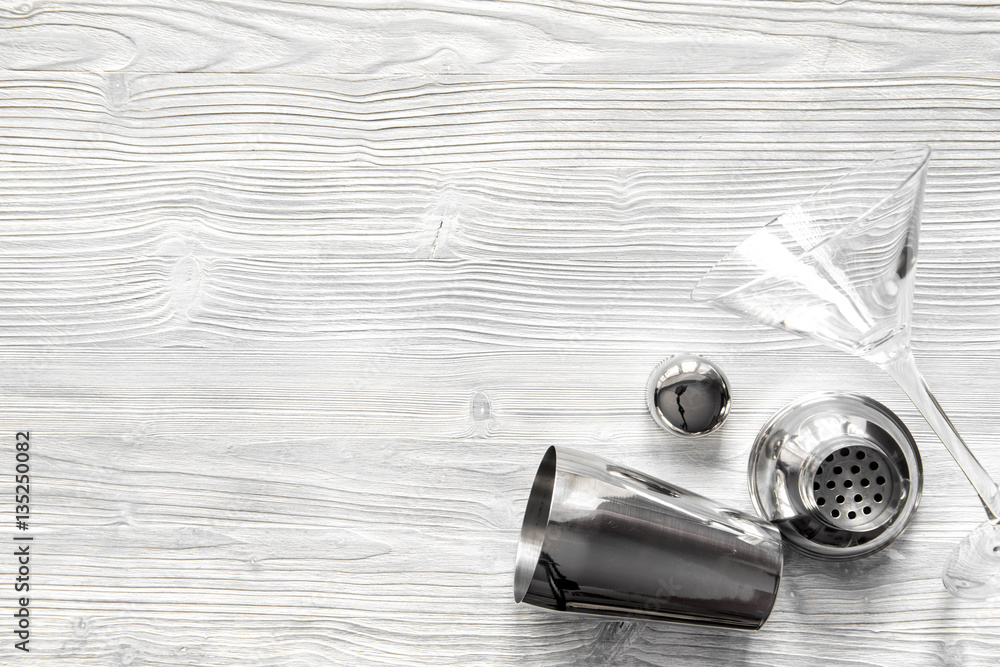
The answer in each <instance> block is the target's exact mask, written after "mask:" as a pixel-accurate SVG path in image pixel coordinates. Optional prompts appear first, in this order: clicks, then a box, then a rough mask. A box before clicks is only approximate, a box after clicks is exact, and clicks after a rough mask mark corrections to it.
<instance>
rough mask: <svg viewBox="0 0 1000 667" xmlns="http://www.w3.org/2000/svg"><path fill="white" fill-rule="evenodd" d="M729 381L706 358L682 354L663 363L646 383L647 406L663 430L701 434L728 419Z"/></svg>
mask: <svg viewBox="0 0 1000 667" xmlns="http://www.w3.org/2000/svg"><path fill="white" fill-rule="evenodd" d="M731 400H732V398H731V395H730V391H729V380H728V379H726V376H725V374H724V373H723V372H722V370H720V369H719V367H718V366H716V365H715V364H713V363H712V362H710V361H709V360H707V359H704V358H702V357H699V356H696V355H693V354H680V355H677V356H674V357H671V358H670V359H667V360H666V361H664V362H662V363H660V364H659V365H658V366H657V367H656V368H655V369H653V372H652V373H651V374H650V376H649V382H648V383H647V385H646V406H647V407H648V408H649V413H650V414H651V415H653V419H654V420H655V421H656V423H657V424H659V425H660V426H661V427H663V428H664V429H666V430H668V431H670V432H672V433H676V434H678V435H683V436H689V437H690V436H694V437H697V436H702V435H707V434H708V433H711V432H712V431H714V430H716V429H717V428H719V427H720V426H722V423H723V422H724V421H726V417H727V416H728V415H729V406H730V404H731Z"/></svg>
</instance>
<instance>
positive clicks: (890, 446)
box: [747, 393, 923, 560]
mask: <svg viewBox="0 0 1000 667" xmlns="http://www.w3.org/2000/svg"><path fill="white" fill-rule="evenodd" d="M747 473H748V478H749V484H750V496H751V499H752V500H753V504H754V507H755V508H756V509H757V512H758V514H760V515H761V516H762V517H764V518H765V519H768V520H770V521H773V522H774V523H775V524H776V525H777V526H778V529H779V530H780V531H781V534H782V535H783V536H784V537H785V539H786V540H787V541H788V542H789V543H790V544H791V545H792V546H794V547H795V548H797V549H799V550H800V551H802V552H804V553H806V554H808V555H810V556H815V557H817V558H825V559H832V560H843V559H851V558H860V557H862V556H867V555H869V554H872V553H875V552H876V551H878V550H880V549H883V548H885V547H886V546H888V544H889V543H890V542H892V541H893V540H895V539H896V538H897V537H898V536H899V535H900V534H901V533H902V532H903V530H904V529H905V528H906V525H907V524H908V523H909V521H910V519H911V517H912V515H913V512H914V511H915V510H916V508H917V504H918V503H919V502H920V494H921V490H922V488H923V467H922V464H921V461H920V453H919V451H918V450H917V445H916V442H914V440H913V436H912V435H911V434H910V431H909V430H908V429H907V428H906V426H905V425H904V424H903V422H902V421H900V420H899V418H898V417H897V416H896V415H895V414H893V412H892V411H890V410H889V409H888V408H887V407H885V406H884V405H882V404H881V403H879V402H878V401H876V400H874V399H871V398H868V397H867V396H860V395H857V394H846V393H822V394H813V395H810V396H806V397H805V398H802V399H800V400H798V401H795V402H794V403H791V404H790V405H788V406H786V407H785V408H783V409H782V410H781V411H779V412H778V413H777V414H775V415H774V416H773V417H772V418H771V419H770V420H769V421H768V422H767V424H765V425H764V427H763V428H762V429H761V431H760V433H759V434H758V435H757V440H756V442H755V443H754V446H753V449H752V450H751V452H750V462H749V467H748V471H747Z"/></svg>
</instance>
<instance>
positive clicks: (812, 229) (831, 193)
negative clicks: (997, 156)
mask: <svg viewBox="0 0 1000 667" xmlns="http://www.w3.org/2000/svg"><path fill="white" fill-rule="evenodd" d="M929 158H930V149H929V148H927V147H926V146H915V147H911V148H906V149H903V150H899V151H896V152H894V153H892V154H890V155H888V156H886V157H883V158H881V159H878V160H875V161H874V162H870V163H868V164H867V165H864V166H862V167H860V168H859V169H857V170H855V171H853V172H851V173H849V174H847V175H846V176H844V177H842V178H840V179H839V180H837V181H835V182H833V183H831V184H830V185H828V186H826V187H824V188H823V189H822V190H820V191H818V192H816V193H815V194H813V195H812V196H810V197H809V198H807V199H805V200H804V201H802V202H800V203H799V204H797V205H795V206H793V207H792V208H791V209H789V210H788V211H786V212H785V213H783V214H782V215H781V216H779V217H778V218H776V219H774V220H773V221H771V222H770V223H768V224H767V225H766V226H764V227H763V228H762V229H760V230H759V231H758V232H757V233H755V234H753V235H752V236H750V237H749V238H748V239H746V240H745V241H743V242H742V243H741V244H740V245H738V246H737V247H736V248H735V249H733V250H732V251H731V252H730V253H729V254H728V255H727V256H726V257H725V258H723V259H722V260H721V261H720V262H719V263H718V264H716V265H715V266H714V267H713V268H712V269H711V270H710V271H709V272H708V273H707V274H706V275H705V276H704V277H703V278H702V279H701V280H700V281H699V282H698V284H697V285H696V286H695V288H694V290H693V291H692V294H691V296H692V298H693V299H694V300H695V301H699V302H707V303H710V304H711V305H713V306H715V307H717V308H720V309H722V310H725V311H729V312H732V313H735V314H737V315H741V316H743V317H746V318H748V319H751V320H755V321H758V322H762V323H764V324H767V325H770V326H772V327H776V328H779V329H787V330H788V331H792V332H794V333H796V334H798V335H800V336H803V337H806V338H812V339H815V340H819V341H822V342H823V343H825V344H827V345H829V346H831V347H833V348H836V349H838V350H842V351H845V352H848V353H850V354H853V355H856V356H859V357H861V358H863V359H867V360H868V361H870V362H872V363H874V364H876V365H877V366H879V367H880V368H882V369H884V370H885V371H886V372H887V373H889V375H891V376H892V378H893V379H894V380H896V382H897V383H898V384H899V386H900V387H901V388H902V389H903V391H905V392H906V394H907V395H908V396H909V397H910V399H911V400H912V401H913V403H914V405H916V406H917V409H919V410H920V413H921V414H922V415H923V416H924V418H925V419H926V420H927V422H928V423H929V424H930V425H931V427H932V428H933V429H934V431H935V432H936V433H937V434H938V436H939V437H940V438H941V441H942V442H943V443H944V445H945V447H947V449H948V451H949V452H950V453H951V455H952V456H953V457H954V459H955V461H956V462H957V463H958V465H959V467H961V469H962V471H963V472H964V473H965V475H966V477H968V479H969V482H971V483H972V486H973V488H975V490H976V492H977V493H978V494H979V498H980V500H981V501H982V503H983V507H984V508H985V509H986V514H987V516H988V519H987V521H986V522H985V523H984V524H983V525H981V526H979V527H978V528H977V529H975V530H974V531H973V532H972V533H970V534H969V535H968V536H967V537H966V538H964V539H963V540H962V541H961V542H960V543H959V545H958V547H957V548H956V549H955V550H954V551H953V552H952V554H951V555H950V556H949V558H948V560H947V562H946V563H945V567H944V572H943V575H942V580H943V582H944V585H945V587H946V588H947V589H948V590H949V591H950V592H951V593H953V594H955V595H957V596H959V597H969V598H978V599H987V598H991V597H994V596H998V595H1000V526H998V523H1000V489H998V487H997V484H996V482H994V481H993V480H992V479H991V478H990V476H989V474H988V473H987V472H986V470H985V469H984V468H983V466H982V465H981V464H980V463H979V461H978V460H976V457H975V456H973V454H972V452H971V451H970V450H969V448H968V446H967V445H966V444H965V442H964V441H963V440H962V438H961V436H960V435H959V434H958V431H956V430H955V427H954V425H953V424H952V423H951V420H949V419H948V416H947V415H946V414H945V412H944V410H943V409H942V408H941V405H940V404H939V403H938V401H937V400H936V399H935V398H934V395H933V394H932V393H931V391H930V389H929V388H928V387H927V383H926V382H925V381H924V379H923V377H922V376H921V374H920V371H919V370H918V369H917V365H916V361H915V360H914V357H913V352H912V350H911V348H910V331H911V327H910V322H911V319H912V315H913V285H914V270H915V268H916V261H917V244H918V238H919V232H920V213H921V205H922V202H923V194H924V185H925V182H926V177H927V163H928V160H929Z"/></svg>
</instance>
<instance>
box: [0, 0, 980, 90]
mask: <svg viewBox="0 0 1000 667" xmlns="http://www.w3.org/2000/svg"><path fill="white" fill-rule="evenodd" d="M998 25H1000V10H998V9H997V7H996V6H995V5H993V4H989V3H936V4H929V3H921V2H896V1H894V2H870V1H863V2H843V1H842V0H830V1H829V2H799V3H796V4H795V7H794V11H789V8H788V7H786V6H785V5H784V4H781V3H773V2H767V1H766V0H750V1H748V2H736V1H734V0H725V1H723V2H719V1H715V0H694V1H692V2H686V3H677V2H671V1H663V0H656V1H652V2H639V1H637V0H629V1H623V2H615V3H594V2H586V1H575V0H541V1H539V2H530V3H529V2H502V3H498V2H489V1H484V0H449V1H448V2H440V1H437V2H435V1H433V0H411V1H409V2H401V3H393V4H392V5H378V4H376V3H371V2H338V3H326V2H294V3H290V2H264V1H260V0H236V1H234V2H228V3H223V4H220V3H217V2H209V1H208V0H186V1H185V2H183V3H171V2H165V1H163V0H159V1H154V2H149V3H143V4H138V5H132V6H129V7H128V8H123V7H122V6H121V5H120V3H115V2H111V1H110V0H89V1H87V2H79V1H76V2H61V3H59V4H58V5H55V6H49V5H44V6H43V5H37V4H35V3H32V2H30V1H28V0H25V1H24V2H20V3H18V2H14V3H11V4H10V5H8V6H7V7H5V8H4V12H3V15H2V16H0V66H2V67H4V68H6V69H10V70H83V71H119V70H125V71H211V72H266V71H280V72H285V73H291V72H294V73H302V74H329V73H335V74H337V73H354V74H361V75H365V76H384V75H387V74H389V75H394V74H401V73H402V74H428V73H430V74H439V73H488V74H511V73H517V74H535V73H548V74H565V73H613V74H615V75H617V74H620V73H623V72H647V73H655V74H688V73H691V72H737V73H741V74H746V73H759V72H794V73H800V74H806V75H816V74H821V73H824V72H830V71H834V72H841V73H843V72H857V73H860V74H864V75H866V76H872V75H873V73H874V74H875V75H876V76H877V74H878V73H881V72H886V71H906V72H914V73H917V72H933V71H942V70H947V71H961V72H964V73H966V74H968V75H971V76H977V75H984V74H985V75H987V76H992V75H994V74H995V72H996V70H995V66H994V63H993V61H992V59H991V58H990V57H989V56H988V55H986V54H991V53H995V52H996V49H997V45H998V37H997V26H998Z"/></svg>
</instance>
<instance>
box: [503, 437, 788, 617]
mask: <svg viewBox="0 0 1000 667" xmlns="http://www.w3.org/2000/svg"><path fill="white" fill-rule="evenodd" d="M781 549H782V545H781V538H780V535H779V533H778V531H777V529H776V528H775V527H774V526H773V525H771V524H770V523H767V522H765V521H762V520H760V519H758V518H757V517H754V516H750V515H748V514H744V513H742V512H739V511H736V510H729V509H723V508H721V507H719V506H718V505H717V504H716V503H714V502H713V501H711V500H708V499H707V498H704V497H702V496H699V495H697V494H694V493H691V492H690V491H686V490H684V489H682V488H680V487H677V486H674V485H673V484H669V483H667V482H664V481H661V480H658V479H654V478H652V477H649V476H647V475H644V474H643V473H641V472H637V471H635V470H630V469H628V468H623V467H621V466H617V465H615V464H613V463H609V462H608V461H605V460H604V459H601V458H598V457H596V456H591V455H589V454H584V453H582V452H578V451H574V450H570V449H564V448H555V447H550V448H549V449H548V451H547V452H546V453H545V456H544V457H543V459H542V463H541V465H540V466H539V468H538V473H537V474H536V476H535V481H534V485H533V487H532V490H531V494H530V497H529V499H528V506H527V510H526V512H525V515H524V523H523V525H522V527H521V539H520V543H519V544H518V550H517V562H516V567H515V574H514V600H515V601H516V602H522V601H523V602H526V603H528V604H532V605H535V606H538V607H543V608H546V609H553V610H558V611H566V612H575V613H582V614H601V615H606V616H618V617H624V618H629V619H633V620H645V621H674V622H681V623H697V624H704V625H717V626H725V627H732V628H742V629H750V630H755V629H757V628H759V627H760V626H761V625H762V624H763V623H764V621H765V620H766V619H767V617H768V615H769V614H770V612H771V608H772V607H773V605H774V601H775V597H776V595H777V591H778V584H779V580H780V577H781V564H782V552H781Z"/></svg>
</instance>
